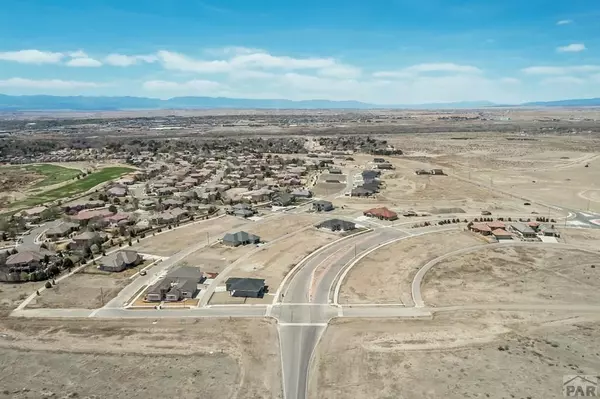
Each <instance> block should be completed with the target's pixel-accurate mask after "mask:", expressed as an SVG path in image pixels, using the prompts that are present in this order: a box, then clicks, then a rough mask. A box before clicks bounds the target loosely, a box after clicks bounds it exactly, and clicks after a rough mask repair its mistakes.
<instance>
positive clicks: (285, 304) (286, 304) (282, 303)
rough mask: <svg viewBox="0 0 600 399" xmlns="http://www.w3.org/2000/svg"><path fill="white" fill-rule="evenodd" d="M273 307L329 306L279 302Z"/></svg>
mask: <svg viewBox="0 0 600 399" xmlns="http://www.w3.org/2000/svg"><path fill="white" fill-rule="evenodd" d="M272 306H329V305H327V304H325V303H308V302H303V303H288V302H277V303H276V304H275V305H272Z"/></svg>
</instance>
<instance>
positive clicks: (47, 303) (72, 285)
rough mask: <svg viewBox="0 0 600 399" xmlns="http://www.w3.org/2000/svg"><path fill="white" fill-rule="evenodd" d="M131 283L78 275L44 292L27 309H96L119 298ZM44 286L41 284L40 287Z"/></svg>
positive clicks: (101, 276) (82, 274) (103, 277)
mask: <svg viewBox="0 0 600 399" xmlns="http://www.w3.org/2000/svg"><path fill="white" fill-rule="evenodd" d="M129 283H131V280H129V279H128V278H122V279H115V278H112V277H110V276H105V275H100V274H88V273H76V274H74V275H72V276H70V277H69V278H66V279H64V280H62V281H61V282H59V283H58V284H57V285H56V286H54V287H53V288H51V289H48V290H44V291H42V292H41V295H40V296H38V297H36V298H35V299H34V300H33V301H31V302H30V303H29V305H27V308H85V309H96V308H99V307H102V306H103V305H104V304H106V302H108V301H110V300H111V299H112V298H114V297H115V296H117V294H118V293H119V292H120V291H121V290H122V289H123V288H124V287H125V286H127V285H128V284H129ZM41 285H43V283H41V284H40V285H39V286H41Z"/></svg>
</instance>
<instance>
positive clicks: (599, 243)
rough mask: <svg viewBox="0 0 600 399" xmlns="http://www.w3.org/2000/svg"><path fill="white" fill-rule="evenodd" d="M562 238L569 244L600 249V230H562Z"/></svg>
mask: <svg viewBox="0 0 600 399" xmlns="http://www.w3.org/2000/svg"><path fill="white" fill-rule="evenodd" d="M560 234H561V238H562V240H563V241H564V242H566V243H567V244H573V245H579V246H589V247H590V248H592V249H598V247H600V229H578V228H574V229H560Z"/></svg>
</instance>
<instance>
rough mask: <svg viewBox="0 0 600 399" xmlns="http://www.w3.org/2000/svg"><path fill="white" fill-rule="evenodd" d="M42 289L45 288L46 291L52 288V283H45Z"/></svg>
mask: <svg viewBox="0 0 600 399" xmlns="http://www.w3.org/2000/svg"><path fill="white" fill-rule="evenodd" d="M44 287H46V289H48V288H52V283H51V282H50V281H46V284H44Z"/></svg>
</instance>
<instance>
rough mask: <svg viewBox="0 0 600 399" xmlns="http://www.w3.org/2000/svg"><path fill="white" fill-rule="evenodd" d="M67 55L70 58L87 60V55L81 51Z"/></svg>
mask: <svg viewBox="0 0 600 399" xmlns="http://www.w3.org/2000/svg"><path fill="white" fill-rule="evenodd" d="M67 55H68V56H69V57H72V58H87V56H88V55H87V53H86V52H85V51H83V50H77V51H71V52H70V53H68V54H67Z"/></svg>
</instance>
